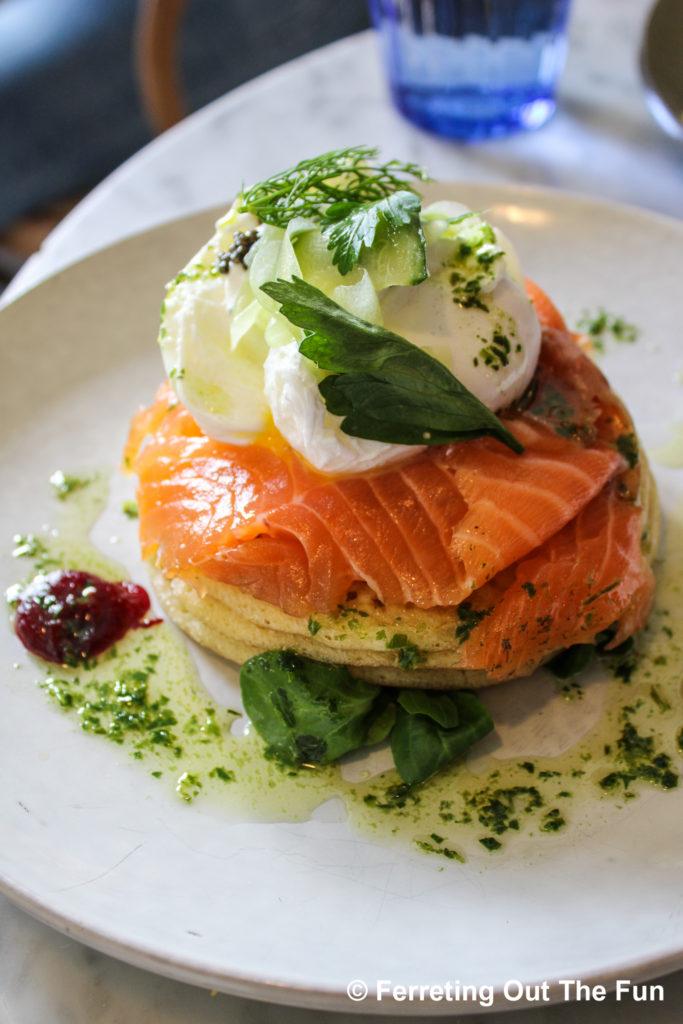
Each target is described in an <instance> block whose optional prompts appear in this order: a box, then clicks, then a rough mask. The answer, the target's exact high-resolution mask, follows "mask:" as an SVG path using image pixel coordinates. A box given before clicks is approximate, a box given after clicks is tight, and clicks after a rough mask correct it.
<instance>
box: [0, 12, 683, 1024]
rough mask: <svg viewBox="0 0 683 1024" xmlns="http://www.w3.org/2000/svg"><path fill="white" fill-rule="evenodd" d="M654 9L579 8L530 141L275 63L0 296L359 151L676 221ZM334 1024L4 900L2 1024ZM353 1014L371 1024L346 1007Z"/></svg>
mask: <svg viewBox="0 0 683 1024" xmlns="http://www.w3.org/2000/svg"><path fill="white" fill-rule="evenodd" d="M649 6H650V0H575V3H574V10H573V15H572V20H571V26H570V52H569V59H568V63H567V68H566V71H565V74H564V77H563V80H562V84H561V88H560V91H559V109H558V111H557V113H556V114H555V116H554V118H553V119H552V120H551V121H550V122H549V123H548V124H547V125H546V126H545V127H544V128H542V129H541V130H540V131H539V132H537V133H530V134H522V135H516V136H513V137H510V138H508V139H504V140H498V141H495V142H490V143H485V144H479V145H476V146H463V145H457V144H454V143H451V142H448V141H447V140H441V139H438V138H436V137H432V136H430V135H428V134H426V133H424V132H422V131H420V130H418V129H416V128H413V127H412V126H411V125H409V124H408V123H407V122H405V121H403V120H402V119H401V118H400V117H399V115H398V114H396V113H395V112H394V111H393V110H392V109H391V107H390V105H389V102H388V98H387V93H386V88H385V85H384V80H383V76H382V72H381V69H380V67H379V63H378V56H377V52H376V46H375V40H374V39H373V36H372V33H369V32H368V33H363V34H361V35H359V36H354V37H351V38H349V39H347V40H343V41H341V42H339V43H336V44H333V45H332V46H330V47H326V48H325V49H323V50H320V51H317V52H315V53H312V54H309V55H308V56H306V57H303V58H300V59H299V60H296V61H294V62H292V63H290V64H287V65H284V66H283V67H281V68H279V69H276V70H275V71H272V72H270V73H269V74H266V75H264V76H262V77H261V78H258V79H256V80H254V81H253V82H250V83H248V84H247V85H245V86H242V87H241V88H240V89H237V90H235V91H234V92H232V93H230V94H228V95H226V96H224V97H222V98H221V99H219V100H217V101H215V102H214V103H213V104H211V105H210V106H208V107H206V108H204V109H203V110H202V111H199V112H198V113H196V114H195V115H193V116H192V117H190V118H188V119H187V120H186V121H184V122H183V123H182V124H181V125H179V126H178V127H176V128H175V129H173V130H171V131H170V132H168V133H166V134H165V135H164V136H163V137H162V138H160V139H157V140H156V141H155V142H153V143H152V144H151V145H150V146H148V147H146V148H145V149H144V150H142V151H141V152H140V153H138V154H136V156H134V157H133V158H132V159H131V160H129V161H128V162H127V163H126V164H124V165H123V166H122V167H120V168H119V169H118V170H117V171H116V172H115V173H114V174H112V175H111V176H110V177H109V178H107V179H106V180H105V181H104V182H103V183H102V184H101V185H99V186H98V187H97V188H96V189H94V191H93V192H92V193H90V195H89V196H87V197H86V199H84V200H83V202H82V203H80V204H79V205H78V206H77V207H76V208H75V209H74V210H73V212H72V213H71V214H69V216H68V217H66V219H65V220H64V221H63V222H62V223H61V224H60V225H59V227H58V228H57V229H56V230H55V231H54V232H53V233H52V235H51V236H50V237H49V238H48V239H47V240H46V242H45V244H44V246H43V248H42V249H41V251H40V253H38V254H37V255H36V256H34V257H32V258H31V260H30V261H29V263H28V264H27V265H26V266H25V268H24V269H23V270H22V272H21V273H20V274H19V275H18V277H17V278H16V279H15V280H14V281H13V282H12V284H11V286H10V287H9V288H8V289H7V291H6V292H5V294H4V296H3V301H9V300H10V299H11V298H13V297H15V296H16V295H18V294H19V293H20V292H22V291H24V290H26V289H27V288H29V287H31V286H32V285H34V284H36V283H37V282H38V281H40V280H41V279H43V278H45V277H47V276H49V275H50V274H52V273H54V272H55V271H56V270H58V269H60V268H61V267H63V266H66V265H68V264H69V263H72V262H73V261H75V260H77V259H80V258H81V257H83V256H85V255H87V254H88V253H89V252H92V251H94V250H96V249H99V248H102V247H103V246H106V245H108V244H110V243H112V242H114V241H116V240H117V239H119V238H122V237H124V236H125V235H129V234H131V233H134V232H137V231H140V230H144V229H145V228H148V227H152V226H154V225H156V224H159V223H162V222H163V221H165V220H168V219H171V218H175V217H179V216H183V215H184V214H187V213H191V212H194V211H196V210H199V209H203V208H206V207H210V206H215V205H220V204H226V205H227V203H228V201H229V199H230V197H231V196H233V195H234V194H235V192H236V191H238V189H239V187H240V185H241V184H242V182H243V181H246V182H251V181H256V180H259V179H261V178H264V177H266V176H267V175H268V174H270V173H273V172H274V171H277V170H280V169H282V168H284V167H287V166H289V165H291V164H293V163H295V162H296V161H297V160H299V159H301V158H302V157H303V156H313V155H315V154H316V153H320V152H323V151H325V150H328V149H334V148H337V147H340V146H346V145H353V144H358V143H372V144H377V145H379V146H380V148H381V150H382V152H383V153H384V154H385V155H387V156H397V157H401V158H404V159H411V160H414V161H416V162H418V163H420V164H423V165H425V166H426V167H427V168H428V169H429V171H430V173H431V174H432V175H433V176H434V177H436V178H441V179H451V180H462V181H477V182H505V183H514V184H528V185H532V186H544V187H553V188H559V189H563V190H568V191H572V192H581V193H585V194H589V195H593V196H597V197H603V198H605V199H609V200H612V201H617V202H625V203H631V204H636V205H639V206H643V207H645V208H648V209H651V210H654V211H658V212H661V213H666V214H669V215H673V216H677V217H681V216H683V147H681V145H680V143H677V142H675V141H674V140H672V139H669V138H668V137H666V136H665V135H663V134H662V133H661V132H660V131H659V129H658V128H657V126H656V125H655V123H654V121H653V120H652V118H651V116H650V114H649V111H648V109H647V106H646V103H645V99H644V95H643V91H642V87H641V82H640V78H639V72H638V48H639V43H640V36H641V32H642V28H643V24H644V21H645V17H646V14H647V11H648V8H649ZM661 982H662V984H663V985H664V991H665V1000H664V1002H663V1003H648V1004H646V1005H644V1004H642V1003H632V1002H621V1003H617V1002H616V1001H615V999H614V997H612V996H610V997H608V998H607V1000H606V1001H605V1002H602V1003H597V1002H592V1003H585V1002H584V1003H568V1004H562V1005H556V1006H547V1005H543V1006H539V1007H537V1008H535V1009H534V1010H533V1011H531V1010H528V1011H527V1010H511V1011H508V1012H506V1013H505V1016H504V1017H503V1015H502V1013H501V1014H499V1013H493V1014H491V1015H489V1018H488V1019H489V1020H491V1021H501V1020H505V1021H506V1022H509V1024H518V1022H522V1024H523V1022H524V1021H528V1020H530V1019H532V1020H533V1021H534V1022H536V1024H546V1022H551V1024H574V1022H578V1021H581V1022H586V1024H607V1022H611V1021H616V1020H617V1019H618V1020H619V1021H620V1024H636V1022H638V1024H640V1022H641V1021H644V1020H647V1021H648V1022H653V1024H673V1022H674V1020H675V1021H676V1022H677V1021H678V1020H679V1019H680V1006H681V1005H682V1004H683V971H679V972H678V973H676V974H673V975H669V976H668V977H667V978H665V979H661ZM532 1013H533V1017H530V1014H532ZM343 1016H346V1015H343ZM349 1018H351V1014H349ZM341 1019H342V1015H338V1014H331V1013H322V1012H316V1011H299V1010H294V1009H288V1008H282V1007H277V1006H274V1005H271V1004H266V1003H258V1002H251V1001H248V1000H245V999H238V998H235V997H232V996H229V995H221V994H211V993H208V992H205V991H202V990H200V989H196V988H193V987H192V986H189V985H185V984H181V983H179V982H174V981H170V980H168V979H164V978H161V977H157V976H155V975H152V974H148V973H146V972H144V971H142V970H139V969H137V968H134V967H130V966H128V965H126V964H123V963H120V962H118V961H116V960H113V959H111V958H110V957H107V956H104V955H102V954H100V953H96V952H94V951H92V950H90V949H88V948H87V947H85V946H82V945H81V944H79V943H77V942H75V941H73V940H72V939H69V938H67V937H64V936H62V935H60V934H59V933H57V932H54V931H52V930H51V929H49V928H48V927H46V926H44V925H42V924H40V923H38V922H37V921H34V920H33V919H31V918H30V917H28V916H27V915H26V914H24V913H23V912H22V911H20V910H18V909H16V908H15V907H14V906H12V904H11V903H9V902H8V901H7V900H5V899H4V898H2V897H0V1024H81V1022H82V1024H94V1022H98V1024H115V1022H116V1024H142V1022H143V1021H144V1022H149V1021H154V1022H158V1024H176V1022H178V1024H179V1022H188V1021H192V1022H201V1024H214V1022H215V1024H218V1022H225V1021H230V1022H232V1024H257V1022H262V1021H263V1022H270V1021H275V1020H277V1021H278V1024H290V1022H291V1024H294V1022H295V1021H296V1022H297V1024H298V1022H301V1024H307V1022H308V1021H311V1022H313V1021H316V1022H322V1024H325V1022H329V1024H331V1022H332V1021H333V1020H334V1021H339V1020H341ZM353 1019H354V1020H356V1021H359V1020H361V1019H366V1020H367V1019H369V1017H368V1016H366V1015H359V1014H357V1013H354V1014H353ZM384 1019H389V1018H384ZM392 1019H393V1018H392ZM401 1019H402V1020H408V1019H413V1018H407V1017H402V1018H401ZM451 1019H453V1020H455V1019H456V1018H455V1017H454V1018H451ZM457 1019H458V1020H459V1019H461V1018H460V1017H458V1018H457Z"/></svg>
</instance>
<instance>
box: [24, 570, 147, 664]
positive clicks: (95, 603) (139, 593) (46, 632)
mask: <svg viewBox="0 0 683 1024" xmlns="http://www.w3.org/2000/svg"><path fill="white" fill-rule="evenodd" d="M149 607H150V602H149V595H148V593H147V591H146V590H145V589H144V587H140V586H138V585H137V584H135V583H128V582H123V583H112V582H109V581H108V580H103V579H101V578H100V577H99V576H94V575H93V574H92V573H88V572H82V571H81V570H76V569H69V570H66V571H57V572H51V573H48V574H46V575H40V576H36V578H35V579H34V580H33V581H32V582H31V583H30V584H29V585H28V587H26V589H25V590H24V591H23V592H22V595H21V598H20V600H19V604H18V606H17V614H16V618H15V620H14V629H15V632H16V634H17V636H18V637H19V639H20V640H21V642H22V644H23V645H24V647H26V648H27V650H29V651H30V652H31V653H32V654H36V655H37V656H38V657H39V658H42V659H43V660H44V661H55V662H59V664H62V665H78V664H81V663H82V662H83V661H85V660H87V659H88V658H94V657H96V656H97V655H98V654H102V652H103V651H106V650H107V648H108V647H111V646H112V645H113V644H115V643H116V642H117V641H118V640H120V639H121V638H122V637H123V636H125V634H126V633H127V632H128V630H129V629H135V628H137V627H140V626H151V625H155V624H156V623H157V622H159V621H161V620H159V619H153V620H147V621H144V622H143V619H144V617H145V615H146V614H147V612H148V611H149Z"/></svg>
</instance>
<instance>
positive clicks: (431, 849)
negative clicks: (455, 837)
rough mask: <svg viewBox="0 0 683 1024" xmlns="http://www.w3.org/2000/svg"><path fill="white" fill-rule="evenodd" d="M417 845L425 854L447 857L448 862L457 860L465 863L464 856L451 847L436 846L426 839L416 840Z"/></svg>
mask: <svg viewBox="0 0 683 1024" xmlns="http://www.w3.org/2000/svg"><path fill="white" fill-rule="evenodd" d="M415 845H416V846H417V847H418V848H419V849H420V850H424V852H425V853H439V854H441V856H442V857H445V858H446V860H457V861H459V862H460V863H461V864H464V863H465V858H464V857H463V855H462V854H461V853H458V851H457V850H454V849H453V848H452V847H450V846H435V845H434V844H433V843H429V842H427V841H426V840H424V839H416V840H415Z"/></svg>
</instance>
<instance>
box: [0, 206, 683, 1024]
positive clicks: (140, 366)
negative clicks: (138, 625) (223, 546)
mask: <svg viewBox="0 0 683 1024" xmlns="http://www.w3.org/2000/svg"><path fill="white" fill-rule="evenodd" d="M451 194H452V193H451ZM455 194H457V196H458V197H459V198H462V199H464V201H465V202H468V203H469V204H470V206H472V207H473V208H474V209H488V210H489V211H490V213H491V216H492V218H493V219H494V220H495V221H496V222H497V223H498V224H500V225H501V226H502V227H504V228H505V229H506V230H507V231H508V233H509V235H510V236H511V237H512V238H513V239H514V241H515V243H516V244H517V247H518V250H519V252H520V255H521V257H522V262H523V265H524V268H525V271H526V272H527V273H528V274H529V275H530V276H532V277H535V278H536V279H537V280H538V281H539V282H540V283H542V285H543V286H544V287H545V288H546V290H547V291H548V292H549V293H550V294H551V295H552V296H553V297H554V298H555V300H556V302H557V303H558V305H559V306H560V307H561V308H562V309H563V310H564V311H565V312H566V313H567V314H568V315H569V316H570V317H571V316H574V315H578V314H579V313H580V311H581V310H582V309H583V308H584V307H589V308H595V307H596V306H600V305H604V306H606V307H607V308H608V309H610V310H612V311H615V312H618V313H620V314H621V315H623V316H624V317H625V318H627V319H629V320H631V321H633V322H635V323H637V324H639V325H641V327H642V328H643V330H644V334H643V338H642V339H641V340H640V341H639V343H638V344H637V345H633V346H619V347H618V349H616V348H615V350H614V351H613V352H612V353H611V355H609V356H608V357H607V358H606V359H605V361H604V368H605V369H606V372H607V373H608V375H609V376H610V379H611V380H612V383H613V384H614V386H615V388H616V389H617V390H619V391H620V392H621V393H622V394H623V395H624V396H625V398H626V399H627V401H628V404H629V406H630V408H631V410H632V412H633V414H634V418H635V421H636V423H637V424H638V427H639V430H640V433H641V435H642V438H643V440H644V442H645V445H646V447H648V446H656V445H659V444H662V443H663V442H664V441H666V438H667V428H668V425H669V424H670V423H671V422H672V421H674V420H675V419H676V417H678V418H680V417H681V407H682V406H683V389H682V388H681V386H680V383H677V382H676V380H675V373H676V371H677V370H678V371H680V369H681V366H682V365H683V354H682V353H681V349H680V320H681V314H680V267H681V259H682V257H683V225H681V224H679V223H676V222H673V221H668V220H665V219H663V218H657V217H654V216H651V215H649V214H647V213H644V212H640V211H637V210H631V209H626V208H620V207H616V206H609V205H605V204H602V203H596V202H592V201H590V200H584V199H581V198H578V197H567V196H562V195H556V194H553V193H550V192H540V191H537V190H525V189H519V188H507V189H505V188H496V189H493V188H491V187H478V186H477V187H475V186H467V187H461V188H458V189H457V191H456V193H455ZM212 220H213V217H212V215H211V214H204V215H200V216H196V217H191V218H189V219H187V220H184V221H181V222H178V223H173V224H170V225H168V226H165V227H162V228H159V229H157V230H154V231H152V232H149V233H147V234H144V235H141V236H139V237H136V238H132V239H130V240H127V241H125V242H123V243H121V244H119V245H117V246H115V247H113V248H111V249H108V250H105V251H104V252H101V253H99V254H97V255H95V256H93V257H92V258H90V259H88V260H86V261H84V262H82V263H80V264H77V265H76V266H74V267H71V268H70V269H67V270H66V271H64V272H62V273H61V274H59V275H58V276H56V277H55V278H52V279H51V280H49V281H47V282H45V283H44V284H42V285H40V286H39V287H38V288H37V289H35V290H34V291H33V292H30V293H29V294H27V295H26V296H24V297H22V298H20V299H19V300H18V301H17V302H16V303H14V304H13V305H12V306H10V307H8V308H7V309H5V310H4V311H3V312H2V313H1V314H0V329H1V331H2V348H1V352H2V378H1V380H0V387H1V388H2V407H1V410H0V417H1V420H2V435H1V436H2V470H1V474H2V475H1V477H0V481H1V483H0V486H1V488H2V489H1V491H0V493H1V494H2V495H3V502H2V507H1V509H0V538H2V541H1V544H0V546H1V547H2V549H3V551H7V550H8V549H9V547H10V541H11V536H12V534H13V533H14V532H16V531H17V530H22V529H24V530H25V529H30V528H34V529H36V528H39V527H40V524H41V523H42V522H43V520H44V519H45V518H46V517H47V515H48V511H47V498H46V487H45V481H46V479H47V477H48V476H49V474H50V473H51V472H52V471H53V470H54V469H55V468H57V467H66V468H70V469H74V468H76V467H78V466H79V465H84V466H91V465H93V463H109V464H110V465H116V463H117V461H118V459H119V454H120V450H121V446H122V443H123V440H124V438H125V435H126V428H127V423H128V419H129V415H130V413H131V412H132V410H133V409H134V408H135V407H136V405H137V404H138V403H140V402H145V401H148V400H149V398H150V396H151V395H152V394H153V392H154V389H155V387H156V385H157V382H158V380H159V379H160V378H161V364H160V359H159V356H158V353H157V350H156V346H155V343H154V338H155V332H156V324H157V310H158V307H159V302H160V298H161V296H162V290H163V284H164V282H165V281H166V280H167V279H168V278H169V277H171V276H172V275H173V273H174V272H175V271H176V269H177V268H178V267H180V266H181V265H182V264H183V263H184V262H185V261H186V259H187V257H188V256H189V254H191V253H192V252H193V251H194V250H195V249H196V248H197V247H198V246H199V244H200V243H201V242H202V241H203V240H204V238H205V237H206V236H207V235H208V233H209V229H210V226H211V223H212ZM682 476H683V473H681V471H680V470H679V471H675V470H662V471H660V472H658V478H659V483H660V488H661V493H662V499H663V504H664V506H665V509H666V508H668V509H672V508H673V507H674V504H675V502H676V501H677V500H678V499H679V498H680V492H681V490H682V483H683V481H682V480H681V477H682ZM117 554H118V553H117ZM133 560H134V559H133ZM130 568H131V570H132V572H133V575H135V576H136V577H137V578H138V579H139V578H141V572H142V570H141V567H140V566H139V565H135V564H133V565H131V566H130ZM2 571H3V574H4V575H3V584H5V583H9V582H12V580H13V578H14V575H15V573H16V566H12V564H11V560H10V559H9V558H7V557H5V558H4V560H3V563H2ZM0 647H1V649H2V661H3V663H4V665H3V670H2V672H3V688H2V714H1V715H0V772H1V775H0V777H1V778H2V786H1V787H0V829H1V832H2V837H3V841H2V844H1V848H0V878H1V881H2V887H3V888H4V890H5V891H6V892H7V894H8V895H9V896H10V897H11V898H12V899H14V900H15V901H16V902H17V903H19V904H20V905H21V906H23V907H24V908H26V909H27V910H29V911H30V912H32V913H34V914H35V915H36V916H38V917H40V918H41V919H42V920H44V921H46V922H48V923H50V924H52V925H54V926H55V927H56V928H58V929H60V930H62V931H64V932H66V933H68V934H70V935H73V936H75V937H77V938H79V939H82V940H83V941H85V942H86V943H89V944H91V945H93V946H95V947H96V948H98V949H100V950H103V951H105V952H107V953H110V954H112V955H114V956H117V957H120V958H122V959H124V960H127V961H129V962H131V963H134V964H137V965H140V966H142V967H146V968H149V969H150V970H153V971H158V972H160V973H163V974H166V975H169V976H172V977H175V978H179V979H183V980H187V981H190V982H193V983H196V984H199V985H204V986H206V987H210V988H216V989H220V990H223V991H226V992H233V993H236V994H242V995H249V996H253V997H257V998H261V999H267V1000H271V1001H273V1002H283V1003H293V1004H300V1005H306V1006H318V1007H325V1008H330V1009H346V1010H348V1009H351V1008H352V1006H353V1004H351V1003H350V1002H349V1000H348V999H347V996H346V992H345V989H346V984H347V982H349V981H350V980H351V979H353V978H361V979H365V980H366V981H367V982H369V983H370V984H372V983H373V982H374V980H375V979H378V978H383V979H391V980H392V981H393V982H394V983H404V984H409V983H422V984H443V983H444V982H445V981H447V980H451V981H455V980H456V979H458V980H460V981H462V982H463V983H464V982H467V983H468V984H474V985H489V984H492V985H496V986H501V985H502V984H503V983H504V982H505V981H506V980H508V979H518V980H520V981H521V982H524V983H535V982H541V981H548V982H549V983H550V992H551V995H552V996H553V997H558V996H559V995H561V991H560V989H559V988H558V986H557V984H556V982H557V980H558V979H561V978H569V979H582V980H583V981H590V980H594V981H598V980H600V981H603V982H607V983H610V982H612V981H613V980H614V979H615V978H617V977H625V978H630V979H632V980H635V979H643V978H646V977H652V976H654V975H655V974H658V973H663V972H665V971H667V970H673V969H674V968H676V967H679V966H681V964H683V928H682V926H681V925H682V921H681V917H682V914H683V881H682V880H683V874H682V872H681V867H682V866H683V864H682V852H681V851H682V849H683V848H682V846H681V842H680V820H681V810H682V807H681V804H682V799H681V798H682V797H683V792H672V793H667V794H662V793H658V792H656V791H652V792H648V793H646V794H644V795H643V796H642V797H640V798H639V799H638V800H636V801H633V802H632V803H631V805H630V806H629V807H628V809H627V810H625V811H623V812H622V813H621V815H619V816H617V817H616V820H614V821H612V823H611V824H610V825H609V827H608V828H607V827H600V826H596V827H595V828H593V829H590V830H588V832H587V833H584V832H583V831H580V832H578V831H577V830H575V831H574V832H573V833H572V834H571V835H569V836H567V837H566V839H563V840H553V841H549V843H548V844H547V845H546V846H545V847H544V848H543V850H542V852H540V853H538V852H536V853H533V854H530V853H529V852H528V850H527V852H526V853H519V854H515V855H510V856H503V857H499V858H497V859H489V861H488V862H487V863H486V865H485V866H484V867H482V864H481V863H479V862H476V863H469V864H465V865H451V863H450V862H449V863H448V864H447V865H446V867H447V870H442V868H443V867H444V865H443V862H442V861H441V863H434V861H440V860H441V859H440V858H432V859H430V858H428V857H426V856H424V855H422V854H413V853H411V852H410V851H408V850H405V849H402V848H400V847H397V846H391V847H388V846H384V845H382V844H379V843H375V844H373V843H371V842H367V841H366V840H364V839H362V838H360V837H358V836H356V835H353V834H351V833H350V832H349V831H348V830H347V828H346V826H345V825H344V823H343V822H340V821H337V820H332V821H327V822H326V821H324V820H320V819H317V820H315V819H314V820H311V821H309V822H307V823H304V824H256V823H235V822H230V821H229V820H226V818H225V817H224V816H222V815H220V814H218V813H213V812H211V811H207V810H205V809H201V808H196V807H194V806H185V805H184V804H181V803H180V802H179V801H174V799H173V798H172V796H171V795H169V794H167V793H165V792H162V791H160V790H159V788H158V786H155V785H153V784H150V782H149V780H148V778H147V777H146V775H145V773H144V772H142V771H140V770H139V766H136V765H135V764H134V763H132V762H130V761H129V760H128V761H126V760H125V759H124V758H123V757H122V756H120V754H119V751H118V749H117V748H115V747H113V746H112V745H111V744H107V743H102V742H98V741H97V740H96V739H93V738H91V737H88V736H84V735H82V734H81V733H80V732H78V731H77V730H76V728H75V727H74V725H73V723H72V722H71V721H70V720H69V718H68V717H67V716H61V715H59V714H58V713H56V712H55V710H54V709H53V708H52V707H50V706H48V704H47V702H46V701H45V699H44V697H43V695H42V694H41V693H40V691H39V690H38V689H37V688H35V687H34V686H31V685H28V686H27V685H26V683H25V680H22V677H21V675H20V673H18V672H15V671H13V669H12V667H11V666H12V663H13V662H15V661H17V660H21V655H20V652H19V651H18V645H17V642H16V641H15V639H14V637H13V635H12V633H11V631H10V630H9V627H8V626H6V625H5V624H4V623H3V624H2V634H1V637H0ZM216 664H217V662H216V660H215V659H214V660H213V661H211V660H210V659H205V660H204V661H202V663H201V670H202V671H205V670H206V671H207V672H208V671H210V670H211V671H214V672H215V671H216ZM219 671H220V669H219ZM358 1008H360V1009H363V1010H365V1011H367V1012H372V1011H376V1010H378V1009H379V1010H387V1011H391V1012H398V1011H401V1010H405V1011H407V1012H410V1013H416V1012H420V1011H421V1010H422V1011H425V1012H432V1013H438V1012H445V1013H450V1012H463V1011H465V1012H466V1011H472V1010H474V1009H477V1007H476V1006H473V1005H472V1004H468V1005H457V1006H455V1005H453V1004H448V1003H434V1004H431V1005H426V1004H419V1003H383V1004H380V1005H379V1006H377V1004H375V1003H374V1001H373V1000H368V1001H367V1002H365V1003H362V1004H358Z"/></svg>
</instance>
